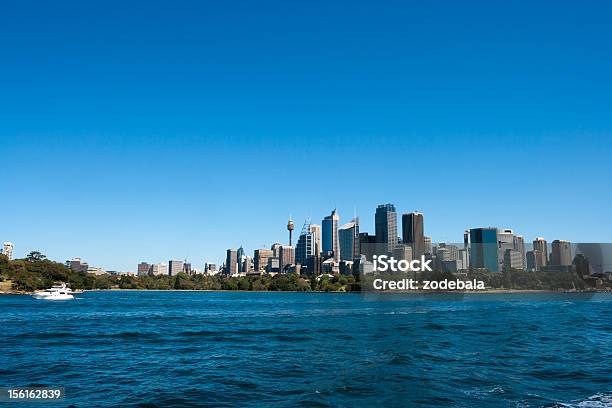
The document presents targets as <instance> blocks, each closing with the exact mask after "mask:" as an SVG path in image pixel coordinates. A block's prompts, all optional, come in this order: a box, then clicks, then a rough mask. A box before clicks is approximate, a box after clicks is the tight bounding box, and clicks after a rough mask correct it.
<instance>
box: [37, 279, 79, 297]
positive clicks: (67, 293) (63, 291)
mask: <svg viewBox="0 0 612 408" xmlns="http://www.w3.org/2000/svg"><path fill="white" fill-rule="evenodd" d="M32 297H33V298H34V299H44V300H70V299H74V296H72V290H71V289H70V288H68V287H66V284H65V283H62V284H61V285H53V286H52V287H51V288H50V289H45V290H41V291H38V292H34V293H32Z"/></svg>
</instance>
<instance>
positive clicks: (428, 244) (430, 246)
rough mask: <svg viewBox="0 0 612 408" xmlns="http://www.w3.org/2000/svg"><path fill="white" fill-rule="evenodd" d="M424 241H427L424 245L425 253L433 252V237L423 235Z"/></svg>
mask: <svg viewBox="0 0 612 408" xmlns="http://www.w3.org/2000/svg"><path fill="white" fill-rule="evenodd" d="M423 242H424V243H425V245H424V248H425V249H424V250H425V255H427V254H429V255H431V254H433V244H432V242H431V237H423Z"/></svg>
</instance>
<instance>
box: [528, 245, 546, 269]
mask: <svg viewBox="0 0 612 408" xmlns="http://www.w3.org/2000/svg"><path fill="white" fill-rule="evenodd" d="M526 257H527V269H528V270H530V271H539V270H540V269H542V267H543V266H546V258H545V257H544V254H543V253H542V252H541V251H539V250H537V249H534V250H533V251H529V252H527V255H526Z"/></svg>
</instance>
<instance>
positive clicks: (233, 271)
mask: <svg viewBox="0 0 612 408" xmlns="http://www.w3.org/2000/svg"><path fill="white" fill-rule="evenodd" d="M225 274H226V275H229V276H232V275H237V274H238V251H236V250H234V249H228V250H227V255H226V257H225Z"/></svg>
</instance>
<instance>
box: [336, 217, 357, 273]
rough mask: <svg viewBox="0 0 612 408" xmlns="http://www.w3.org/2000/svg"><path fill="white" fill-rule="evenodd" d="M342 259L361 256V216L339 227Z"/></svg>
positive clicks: (353, 258)
mask: <svg viewBox="0 0 612 408" xmlns="http://www.w3.org/2000/svg"><path fill="white" fill-rule="evenodd" d="M338 237H339V240H340V260H342V261H351V262H353V261H354V260H355V259H357V258H359V257H360V256H361V253H360V250H359V248H360V243H359V218H355V219H353V220H352V221H351V222H348V223H346V224H344V225H343V226H341V227H340V228H339V229H338Z"/></svg>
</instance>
